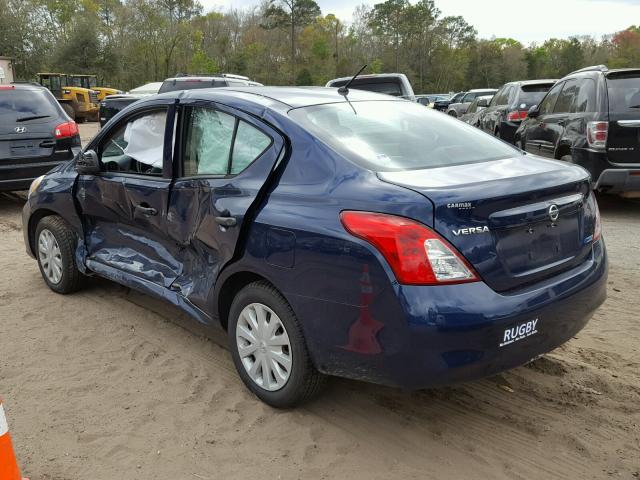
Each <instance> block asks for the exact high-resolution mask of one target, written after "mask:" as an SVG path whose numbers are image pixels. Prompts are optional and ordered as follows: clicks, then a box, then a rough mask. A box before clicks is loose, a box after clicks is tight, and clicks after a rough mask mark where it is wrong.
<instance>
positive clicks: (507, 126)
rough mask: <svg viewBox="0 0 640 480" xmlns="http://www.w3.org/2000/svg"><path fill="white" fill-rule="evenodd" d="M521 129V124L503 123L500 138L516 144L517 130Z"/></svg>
mask: <svg viewBox="0 0 640 480" xmlns="http://www.w3.org/2000/svg"><path fill="white" fill-rule="evenodd" d="M519 127H520V122H502V123H501V124H500V138H501V139H502V140H504V141H505V142H509V143H515V139H516V130H518V128H519Z"/></svg>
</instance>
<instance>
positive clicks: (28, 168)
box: [0, 158, 69, 192]
mask: <svg viewBox="0 0 640 480" xmlns="http://www.w3.org/2000/svg"><path fill="white" fill-rule="evenodd" d="M68 161H69V159H65V160H60V161H58V160H56V161H51V159H50V158H46V159H42V160H41V161H38V159H35V160H34V159H30V160H29V163H18V160H16V161H15V163H12V164H11V165H5V164H0V192H8V191H13V190H27V189H28V188H29V186H30V185H31V182H33V180H34V179H36V178H37V177H39V176H40V175H44V174H45V173H47V172H48V171H49V170H51V169H53V168H54V167H57V166H58V165H60V164H62V163H66V162H68Z"/></svg>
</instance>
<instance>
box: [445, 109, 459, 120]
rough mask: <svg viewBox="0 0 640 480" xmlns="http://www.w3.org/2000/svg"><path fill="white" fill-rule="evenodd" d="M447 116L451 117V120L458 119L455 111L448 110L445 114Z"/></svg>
mask: <svg viewBox="0 0 640 480" xmlns="http://www.w3.org/2000/svg"><path fill="white" fill-rule="evenodd" d="M447 115H449V116H450V117H453V118H458V114H457V113H456V111H455V110H449V111H448V112H447Z"/></svg>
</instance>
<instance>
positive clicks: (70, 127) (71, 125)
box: [53, 122, 78, 139]
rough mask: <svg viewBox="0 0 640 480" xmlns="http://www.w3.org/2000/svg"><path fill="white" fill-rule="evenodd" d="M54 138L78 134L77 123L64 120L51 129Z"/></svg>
mask: <svg viewBox="0 0 640 480" xmlns="http://www.w3.org/2000/svg"><path fill="white" fill-rule="evenodd" d="M53 134H54V136H55V137H56V139H60V138H68V137H74V136H76V135H77V134H78V125H77V124H76V122H64V123H61V124H60V125H58V126H57V127H56V128H55V130H54V131H53Z"/></svg>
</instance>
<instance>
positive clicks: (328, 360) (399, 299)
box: [290, 241, 607, 389]
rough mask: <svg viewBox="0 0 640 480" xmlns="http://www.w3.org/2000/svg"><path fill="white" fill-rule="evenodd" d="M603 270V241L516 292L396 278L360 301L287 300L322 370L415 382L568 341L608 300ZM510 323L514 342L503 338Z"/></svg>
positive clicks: (472, 370) (466, 376)
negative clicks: (579, 260)
mask: <svg viewBox="0 0 640 480" xmlns="http://www.w3.org/2000/svg"><path fill="white" fill-rule="evenodd" d="M606 278H607V260H606V252H605V246H604V242H602V241H599V242H596V244H594V247H593V254H592V256H591V258H590V260H588V261H587V262H585V263H583V264H582V265H580V266H579V267H576V268H574V269H572V270H570V271H567V272H564V273H563V274H560V275H558V276H556V277H554V278H552V279H549V280H547V281H544V282H541V283H540V284H536V285H535V286H531V287H529V288H527V289H524V290H519V291H517V292H515V293H510V294H500V293H497V292H495V291H493V290H492V289H490V288H489V287H488V286H487V285H486V284H484V283H483V282H475V283H468V284H459V285H443V286H434V287H422V286H396V287H394V288H387V289H385V290H384V292H386V293H381V294H380V295H379V296H378V298H375V299H373V300H372V302H371V303H370V304H366V303H365V304H362V305H359V306H355V305H350V306H347V305H343V304H338V303H334V302H327V301H319V300H318V301H315V300H312V299H309V298H308V297H296V296H294V297H293V298H290V301H291V303H292V306H293V308H294V311H296V313H297V315H298V316H299V318H301V320H302V324H303V329H304V332H305V337H306V338H307V343H308V347H309V350H310V352H311V355H312V358H313V360H314V363H315V365H316V366H317V367H318V368H319V369H320V370H321V371H323V372H325V373H328V374H331V375H337V376H343V377H348V378H353V379H358V380H365V381H369V382H374V383H381V384H387V385H394V386H400V387H403V388H409V389H417V388H424V387H429V386H434V385H442V384H447V383H452V382H459V381H467V380H473V379H478V378H482V377H486V376H490V375H494V374H496V373H498V372H501V371H504V370H507V369H510V368H514V367H517V366H520V365H523V364H525V363H527V362H528V361H530V360H532V359H534V358H536V357H538V356H540V355H542V354H544V353H546V352H549V351H551V350H553V349H555V348H556V347H558V346H560V345H562V344H563V343H565V342H566V341H568V340H570V339H571V338H572V337H573V336H574V335H575V334H576V333H577V332H579V331H580V330H581V329H582V328H583V327H584V326H585V325H586V323H587V322H588V321H589V319H590V318H591V316H592V314H593V312H594V311H595V309H596V308H598V307H599V306H600V305H601V304H602V302H603V301H604V300H605V298H606ZM506 331H509V332H517V337H516V338H517V340H515V341H513V342H511V343H508V342H507V344H506V345H501V344H504V343H505V339H506V340H507V341H509V340H511V338H505V332H506ZM520 334H522V335H520ZM509 335H511V333H510V334H509ZM520 337H521V338H520Z"/></svg>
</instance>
